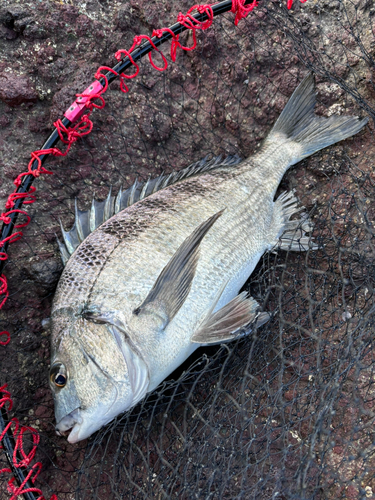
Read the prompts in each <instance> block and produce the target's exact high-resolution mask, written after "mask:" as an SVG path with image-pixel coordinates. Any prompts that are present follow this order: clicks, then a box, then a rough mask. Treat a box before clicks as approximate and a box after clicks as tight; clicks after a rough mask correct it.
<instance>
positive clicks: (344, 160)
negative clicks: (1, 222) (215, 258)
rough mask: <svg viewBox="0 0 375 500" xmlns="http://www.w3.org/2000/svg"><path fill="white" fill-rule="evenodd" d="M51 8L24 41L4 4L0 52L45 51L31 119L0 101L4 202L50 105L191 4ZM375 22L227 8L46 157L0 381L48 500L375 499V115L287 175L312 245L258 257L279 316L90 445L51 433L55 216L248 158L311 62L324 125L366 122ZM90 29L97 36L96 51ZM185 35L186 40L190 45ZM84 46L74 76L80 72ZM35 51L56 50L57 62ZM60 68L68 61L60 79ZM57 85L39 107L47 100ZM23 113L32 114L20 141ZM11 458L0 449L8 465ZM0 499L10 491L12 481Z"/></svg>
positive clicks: (265, 295)
mask: <svg viewBox="0 0 375 500" xmlns="http://www.w3.org/2000/svg"><path fill="white" fill-rule="evenodd" d="M25 5H28V4H27V3H26V4H25ZM48 5H49V6H50V11H49V12H48V13H47V11H42V10H38V7H36V10H35V11H33V15H35V16H36V18H35V19H36V20H38V19H40V23H39V25H40V26H39V28H38V29H40V30H42V31H43V29H44V30H45V33H44V35H43V36H40V37H39V38H38V37H34V38H33V36H31V35H30V34H29V32H31V33H33V31H32V27H33V26H34V28H35V27H36V26H38V25H36V24H35V23H34V24H33V23H30V22H29V24H27V23H26V27H24V28H23V29H21V28H20V27H19V24H17V23H20V22H21V21H22V19H25V16H24V17H22V16H21V17H20V16H18V17H17V16H16V14H14V8H15V7H14V6H7V7H6V8H5V7H4V9H5V10H7V9H8V10H7V12H10V14H9V15H8V17H5V16H4V15H3V18H2V20H3V26H4V27H5V29H6V30H8V31H14V32H15V33H16V35H17V37H15V38H14V39H12V38H9V39H8V40H6V42H4V43H6V44H8V45H7V46H6V48H5V49H4V50H5V53H6V54H8V53H7V52H6V51H7V50H9V47H11V46H12V47H13V49H14V48H15V49H17V50H18V49H21V48H22V47H25V44H26V48H27V51H28V53H29V54H31V55H33V57H34V54H37V55H38V54H40V53H41V55H40V58H41V59H40V60H38V59H37V58H36V59H32V58H31V56H30V59H26V62H25V64H26V67H27V68H29V69H30V68H34V67H35V68H37V71H36V72H35V73H32V71H31V69H30V71H29V76H30V75H31V76H30V78H31V79H32V80H34V85H35V86H36V88H37V91H38V92H39V94H40V95H41V94H43V92H44V93H45V100H44V101H43V102H41V101H39V103H38V104H37V105H36V106H35V107H34V108H32V109H31V110H23V109H21V108H14V111H13V112H12V113H13V115H15V117H13V115H12V113H10V112H9V109H8V108H7V105H6V104H1V103H0V107H1V106H3V108H0V109H3V111H4V115H3V116H5V117H6V118H8V117H9V116H10V117H11V119H12V120H13V121H11V123H10V124H6V126H5V127H4V131H5V132H4V138H5V141H8V142H7V143H8V145H9V148H7V147H5V148H4V153H3V168H4V176H5V177H4V182H3V185H2V191H1V193H0V194H1V195H2V196H3V197H5V194H6V193H8V192H10V191H11V178H13V177H14V176H15V175H17V173H19V171H21V169H20V165H22V164H24V163H25V160H26V159H27V157H28V153H29V151H31V150H32V149H35V145H36V143H37V141H39V143H40V131H43V129H44V127H45V125H44V124H43V123H42V122H43V120H44V119H46V121H48V120H49V118H48V116H47V112H49V111H51V117H53V118H56V117H57V116H60V115H61V114H62V113H61V112H63V111H64V110H65V109H66V108H67V106H68V104H70V102H71V101H72V100H73V99H74V94H75V92H77V91H82V90H83V89H84V88H85V86H86V84H87V83H90V82H91V81H92V75H93V73H94V72H95V69H96V68H97V66H98V64H97V63H103V62H106V61H105V58H106V57H108V60H109V55H110V54H111V52H113V50H114V49H115V48H120V47H122V46H125V45H126V47H128V46H129V41H130V38H131V37H130V33H131V29H134V30H135V31H138V32H147V33H149V31H148V27H149V26H151V25H152V26H153V27H161V26H162V25H168V24H170V23H171V22H173V20H174V19H175V14H177V13H178V11H180V10H184V8H186V7H187V8H188V7H190V5H188V4H186V3H185V5H182V4H181V3H177V2H171V4H170V5H168V6H167V5H166V4H164V3H162V2H160V3H159V5H158V6H155V5H154V4H147V3H142V2H140V3H137V4H136V3H132V2H130V3H129V4H128V3H123V4H122V5H119V6H117V7H116V8H114V7H111V6H110V5H109V4H107V3H106V2H101V3H98V4H97V5H96V4H95V5H94V3H90V2H88V3H87V6H86V4H83V3H82V5H80V4H79V5H78V6H77V7H72V6H65V5H58V4H57V3H56V4H55V3H51V4H48ZM90 6H91V7H90ZM89 7H90V9H91V10H90V9H89ZM164 7H165V10H168V9H170V13H169V12H165V10H164ZM30 8H31V7H30ZM11 9H13V11H12V10H11ZM85 9H86V10H85ZM159 10H160V12H161V14H160V12H159ZM156 12H159V17H157V15H156ZM374 14H375V9H374V7H373V2H371V1H365V0H363V1H362V0H359V1H358V0H355V1H349V0H320V1H318V2H316V1H314V0H308V1H307V3H305V4H303V5H299V4H296V5H295V6H294V8H293V10H292V11H287V9H286V7H285V6H284V5H281V4H279V2H275V1H266V0H265V1H262V3H261V5H260V6H259V7H258V8H257V9H256V10H254V12H253V13H251V14H250V15H249V17H248V18H247V19H246V20H242V21H241V22H240V23H239V25H238V26H237V27H235V26H234V25H233V14H225V15H222V16H219V17H218V18H216V19H215V21H214V24H213V26H212V27H211V28H210V29H209V30H208V31H207V32H204V33H199V35H198V45H197V49H196V50H195V51H192V52H184V53H182V52H179V53H178V57H177V61H176V62H175V63H172V62H171V61H170V60H169V58H168V60H169V61H170V64H169V67H168V69H167V70H166V71H165V72H163V73H159V72H157V71H155V70H154V69H153V68H152V67H151V66H150V65H149V63H148V61H146V60H144V61H143V62H142V63H141V64H140V68H141V70H140V74H139V77H138V78H137V79H135V80H133V81H132V82H131V83H130V84H129V86H130V92H129V93H128V94H127V95H124V94H123V93H121V92H119V86H118V84H117V83H114V84H112V88H111V89H110V90H109V91H108V92H107V94H106V95H105V99H106V107H105V109H103V110H101V111H96V112H95V113H94V115H93V116H94V130H93V132H92V134H91V135H90V136H88V137H87V138H85V139H82V140H80V141H78V143H77V144H76V145H75V146H74V148H73V150H72V151H71V153H70V154H69V155H68V156H67V157H66V158H63V159H61V158H59V159H54V160H51V161H49V163H48V168H50V169H51V170H53V172H54V174H53V175H51V176H44V177H42V178H40V179H39V180H38V181H37V184H36V187H37V190H38V201H37V203H35V204H34V205H33V206H32V207H31V208H29V209H28V211H29V213H30V214H31V215H32V222H31V224H30V225H29V226H28V227H27V228H26V230H25V231H24V238H23V239H22V240H20V241H19V242H17V243H16V244H14V245H12V247H11V249H10V258H9V261H8V262H7V265H6V267H5V274H6V275H7V277H8V280H9V283H10V284H9V289H10V297H9V300H8V301H7V303H6V305H5V306H4V307H3V309H2V310H1V311H0V319H1V324H0V329H1V330H8V331H9V332H10V333H11V337H12V340H11V342H10V344H9V345H8V346H7V347H2V348H1V349H0V360H1V368H0V381H1V383H2V384H3V383H5V382H6V383H7V384H8V388H9V390H10V391H11V393H12V396H13V399H14V407H13V410H12V412H13V413H12V412H11V415H13V414H14V415H15V416H17V417H18V418H19V420H20V421H21V423H22V424H26V425H32V426H33V427H35V428H36V429H38V430H39V431H40V444H39V446H38V450H37V455H36V458H37V459H38V460H40V461H41V462H42V463H43V469H42V472H41V474H40V476H39V477H38V485H40V487H41V488H42V490H43V493H44V495H45V496H46V497H49V496H50V495H51V494H52V493H56V494H57V496H58V498H59V499H61V500H68V499H73V498H74V499H85V500H88V499H121V498H143V499H149V498H157V499H163V498H186V499H193V498H207V499H209V498H210V499H211V498H212V499H216V498H228V499H229V498H230V499H234V498H243V499H250V498H254V499H271V498H272V499H291V498H296V499H303V498H306V499H307V498H316V499H323V498H324V499H325V498H327V499H330V498H336V499H337V498H342V499H352V498H353V499H354V498H363V499H364V498H375V479H374V476H375V458H374V452H375V437H374V430H373V421H374V416H375V414H374V404H375V355H374V351H373V336H374V326H373V312H374V280H375V269H374V239H373V235H374V229H373V220H374V215H375V212H374V210H375V206H374V201H375V200H374V180H375V178H374V159H375V146H374V134H373V122H372V121H371V120H370V122H369V125H368V126H367V128H366V129H365V130H364V131H363V132H362V133H360V134H359V135H358V136H356V137H354V138H353V139H350V140H347V141H346V142H344V143H340V144H338V145H336V146H334V147H332V148H329V149H328V150H324V151H322V152H320V153H317V154H316V155H314V156H313V157H312V158H309V159H307V160H305V161H303V162H301V163H300V164H298V165H297V166H295V167H294V168H293V169H291V170H290V171H289V172H288V173H287V175H286V176H285V177H284V179H283V181H282V183H281V186H280V192H282V191H284V190H291V189H295V190H296V195H297V196H298V198H299V199H300V200H301V203H302V204H303V205H304V206H305V207H306V209H307V211H308V212H309V213H310V214H311V218H312V220H313V222H314V236H315V238H316V240H317V241H318V242H319V244H320V248H319V250H317V251H310V252H307V253H294V252H285V251H279V252H277V253H276V254H274V253H269V254H265V255H264V256H263V258H262V259H261V261H260V263H259V265H258V266H257V268H256V270H255V272H254V273H253V275H252V276H251V278H250V279H249V281H248V283H247V285H246V286H245V289H246V290H249V291H250V293H251V295H252V296H253V297H254V298H255V299H256V300H258V301H259V302H260V303H261V304H262V305H263V307H264V309H265V310H267V311H270V312H271V313H272V318H271V320H270V321H269V322H268V323H267V324H266V325H264V326H263V327H262V328H260V329H259V330H258V331H257V333H256V335H252V336H250V337H248V338H245V339H243V340H240V341H236V342H233V343H231V344H227V345H225V346H217V347H211V348H201V349H199V350H198V351H197V352H196V353H195V354H194V355H193V358H190V359H189V360H188V361H186V362H185V364H184V365H183V366H182V367H180V369H179V370H177V372H175V373H174V374H173V375H172V376H171V377H170V378H169V379H168V380H167V381H165V382H164V383H163V385H162V386H160V387H159V388H158V389H157V390H156V391H155V392H154V393H153V394H151V395H150V396H149V397H148V398H147V399H146V400H144V401H142V402H141V403H140V404H138V406H136V407H135V408H134V409H133V410H132V411H131V412H130V413H128V414H125V415H123V416H120V417H118V418H117V420H116V421H114V422H112V423H111V424H110V425H109V426H107V427H106V428H104V429H102V430H101V431H99V432H98V433H97V434H95V435H94V436H93V437H92V438H91V439H89V440H88V441H84V442H81V443H78V444H75V445H70V444H68V443H67V442H66V440H65V439H64V438H62V437H58V436H56V435H55V431H54V416H53V401H52V396H51V394H50V390H49V388H48V366H49V331H48V328H47V327H46V328H45V327H44V325H46V321H43V320H46V319H47V318H48V317H49V315H50V308H51V302H52V298H53V295H54V290H55V288H56V285H57V281H58V278H59V275H60V274H61V271H62V264H61V261H60V256H59V252H58V247H57V244H56V240H55V233H58V234H59V231H60V229H59V223H58V221H59V219H61V220H62V222H63V225H64V226H65V228H69V227H70V226H71V224H72V223H73V220H74V200H75V198H77V199H78V204H79V207H80V208H81V209H87V208H88V207H89V205H90V203H91V199H92V198H93V197H94V196H95V198H96V199H104V198H105V197H106V196H107V194H108V190H109V188H110V186H112V189H113V192H115V193H116V192H117V191H118V189H119V188H120V186H128V185H129V184H130V183H131V182H133V181H134V179H135V178H136V177H138V178H139V179H147V177H148V176H149V175H150V174H152V175H157V174H160V173H161V172H162V171H166V172H170V171H172V170H173V169H180V168H182V167H184V166H186V165H187V164H189V163H191V162H194V161H198V160H200V159H201V158H202V157H204V156H205V155H207V154H212V155H218V154H223V155H227V154H234V153H237V154H239V155H240V156H241V157H243V158H245V157H247V156H249V155H250V154H252V153H253V152H254V151H256V150H257V148H258V147H259V146H260V142H261V141H262V139H263V138H264V137H265V136H266V134H267V132H268V131H269V130H270V128H271V126H272V124H273V123H274V121H275V120H276V118H277V116H278V115H279V113H280V112H281V110H282V109H283V107H284V105H285V103H286V101H287V99H288V97H289V96H290V95H291V93H292V91H293V90H294V88H295V87H296V86H297V83H298V82H299V81H300V80H301V79H302V78H303V76H305V75H306V74H307V72H308V71H310V70H312V71H314V73H315V74H316V77H317V90H318V109H317V111H318V112H319V113H321V114H324V115H326V116H329V115H330V114H333V113H338V114H348V115H349V114H359V115H365V114H366V113H367V114H369V115H370V119H371V118H372V119H374V117H375V106H374V97H375V85H374V83H373V78H374V75H375V73H374V72H375V63H374V59H375V38H374V26H375V17H374ZM9 16H10V17H9ZM12 16H13V17H12ZM38 16H39V18H38ZM48 16H50V17H48ZM53 16H55V17H53ZM26 18H27V16H26ZM57 18H60V19H61V22H63V23H64V24H65V32H64V33H63V34H59V33H58V32H57V31H54V30H52V29H51V30H50V31H48V29H49V27H50V26H53V23H52V21H51V19H52V20H53V19H57ZM9 19H10V21H9ZM12 19H13V21H12ZM20 19H21V21H20ZM46 19H47V20H48V22H47V21H46ZM129 19H130V20H129ZM43 20H44V24H43ZM12 22H13V24H12ZM56 22H57V21H56ZM85 23H86V24H85ZM138 23H139V24H138ZM30 26H31V27H30ZM85 27H86V28H85ZM87 27H88V28H87ZM35 29H36V28H35ZM85 29H86V31H85ZM27 30H29V32H28V31H27ZM80 30H81V31H80ZM82 30H83V31H82ZM87 30H88V31H87ZM95 30H97V31H98V30H103V31H102V35H103V39H102V41H99V40H98V39H95V33H96V31H95ZM38 33H39V32H38ZM90 33H91V35H90ZM92 33H94V40H92ZM90 36H91V38H90ZM182 39H183V40H184V42H186V43H187V44H189V43H191V36H190V37H189V35H183V37H182ZM90 40H91V41H90ZM12 44H13V45H12ZM17 44H18V45H17ZM22 44H24V45H22ZM36 44H39V49H38V51H36V49H35V46H36ZM77 44H78V45H79V44H81V45H80V48H79V53H80V56H81V60H82V61H85V62H84V63H82V64H80V61H77V62H75V63H74V61H73V59H74V58H76V52H75V50H78V48H77V47H78V45H77ZM44 46H45V47H47V48H48V47H52V48H53V47H54V46H55V47H54V48H53V50H54V51H55V52H54V53H52V52H51V56H48V53H47V52H46V50H47V49H44V48H43V47H44ZM68 47H70V49H69V50H70V53H69V50H68ZM93 47H96V49H95V50H96V52H94V53H93V50H94V49H93ZM43 50H44V52H43ZM163 51H164V53H166V52H167V49H166V48H163ZM14 54H15V53H14ZM14 54H13V55H12V54H10V53H9V54H8V55H7V57H8V59H6V60H7V61H10V62H11V61H12V57H16V56H15V55H14ZM73 56H74V57H73ZM48 57H52V61H51V65H52V66H51V69H50V72H48V68H46V66H47V58H48ZM156 60H158V59H157V57H155V61H156ZM58 64H60V66H62V69H61V71H60V73H56V74H58V75H59V76H58V77H56V79H55V81H51V79H48V78H49V76H48V75H53V74H54V73H53V72H54V71H56V72H57V71H58ZM28 65H29V66H28ZM33 65H34V66H33ZM56 68H57V69H56ZM72 68H73V69H72ZM42 69H43V71H44V73H43V71H42ZM62 82H63V83H62ZM38 86H39V87H38ZM54 86H56V89H55V87H54ZM59 86H60V88H61V87H62V90H60V91H59V92H57V94H55V97H54V98H53V101H51V100H49V97H48V93H47V90H46V89H47V88H48V87H51V88H52V89H53V90H54V89H55V90H58V88H59ZM38 89H39V90H38ZM53 93H54V92H52V94H53ZM43 113H44V115H43ZM40 117H42V118H40ZM16 120H21V121H22V120H26V124H27V126H28V130H27V133H26V132H25V133H24V135H23V136H22V127H19V124H18V126H17V123H16ZM7 127H8V130H9V131H12V137H11V136H10V134H8V137H6V131H7ZM33 127H34V128H33ZM33 134H34V135H33ZM38 134H39V135H38ZM32 141H34V143H33V142H32ZM10 149H13V150H12V151H10ZM17 168H18V170H17ZM23 169H24V168H23ZM25 442H26V443H27V439H25ZM25 446H26V448H27V446H28V445H27V444H26V445H25ZM6 466H7V464H6V461H5V456H3V455H1V454H0V468H1V467H6ZM0 497H1V498H4V499H5V498H8V493H7V488H6V476H5V475H3V476H0Z"/></svg>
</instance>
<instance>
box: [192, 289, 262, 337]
mask: <svg viewBox="0 0 375 500" xmlns="http://www.w3.org/2000/svg"><path fill="white" fill-rule="evenodd" d="M258 309H259V304H258V302H257V301H256V300H254V299H253V298H252V297H248V296H247V294H246V292H242V293H240V294H239V295H237V297H235V298H234V299H232V300H231V301H230V302H228V304H226V305H225V306H223V307H222V308H221V309H219V310H218V311H216V312H215V313H213V314H212V313H211V314H210V313H209V314H208V316H207V318H206V319H205V320H204V321H203V323H202V324H201V326H200V327H199V329H198V330H197V331H196V332H195V334H194V335H193V338H192V342H194V343H197V344H205V345H212V344H220V343H222V342H230V341H231V340H235V339H236V338H238V337H239V336H241V335H240V329H241V328H243V327H245V326H246V325H248V324H250V323H254V325H255V327H256V328H257V327H259V326H261V325H263V324H264V323H265V322H266V321H268V319H269V317H270V316H269V314H268V313H262V312H258Z"/></svg>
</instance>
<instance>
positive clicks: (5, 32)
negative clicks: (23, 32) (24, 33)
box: [0, 24, 17, 40]
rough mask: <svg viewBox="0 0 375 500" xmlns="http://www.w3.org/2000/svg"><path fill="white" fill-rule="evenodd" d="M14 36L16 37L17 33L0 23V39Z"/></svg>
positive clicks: (12, 38) (10, 38) (8, 38)
mask: <svg viewBox="0 0 375 500" xmlns="http://www.w3.org/2000/svg"><path fill="white" fill-rule="evenodd" d="M15 38H17V33H16V32H15V31H13V30H11V29H10V28H7V27H6V26H3V25H2V24H0V39H3V40H14V39H15Z"/></svg>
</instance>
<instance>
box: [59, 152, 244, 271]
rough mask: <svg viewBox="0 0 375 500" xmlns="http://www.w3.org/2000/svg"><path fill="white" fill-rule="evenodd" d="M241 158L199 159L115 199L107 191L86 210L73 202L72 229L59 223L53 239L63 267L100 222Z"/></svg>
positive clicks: (127, 191)
mask: <svg viewBox="0 0 375 500" xmlns="http://www.w3.org/2000/svg"><path fill="white" fill-rule="evenodd" d="M240 161H241V158H240V157H239V156H237V155H234V156H227V158H225V159H224V160H222V159H221V156H216V157H214V158H212V159H211V160H209V159H208V156H206V157H205V158H203V160H201V161H198V162H196V163H193V164H192V165H190V166H189V167H186V168H184V169H182V170H180V171H178V172H172V173H171V174H161V175H159V177H155V179H151V178H149V179H148V180H147V181H146V182H140V181H138V179H136V180H135V182H134V184H133V185H132V186H130V187H129V188H128V189H126V190H125V191H123V190H122V188H120V189H119V192H118V193H117V196H116V197H115V196H112V195H111V190H110V191H109V193H108V196H107V198H106V199H105V200H104V201H96V200H92V205H91V208H90V209H89V210H86V211H81V210H79V209H78V207H77V200H76V202H75V221H74V224H73V227H72V228H71V229H70V230H69V231H65V230H64V228H63V226H62V223H61V222H60V226H61V232H62V236H63V242H60V241H59V239H58V238H57V241H58V244H59V249H60V253H61V258H62V261H63V263H64V265H65V264H66V263H67V262H68V260H69V258H70V256H71V255H72V253H73V252H74V251H75V249H76V248H77V247H78V246H79V245H80V244H81V243H82V241H83V240H84V239H85V238H86V237H87V236H88V235H89V234H90V233H92V232H93V231H95V229H96V228H97V227H99V226H100V225H101V224H103V222H105V221H107V220H108V219H110V218H111V217H112V216H113V215H114V214H117V213H118V212H121V211H122V210H124V209H125V208H127V207H129V206H130V205H132V204H133V203H136V202H137V201H140V200H143V198H146V197H147V196H150V195H151V194H153V193H156V192H157V191H160V190H161V189H164V188H166V187H168V186H171V185H172V184H175V183H176V182H179V181H182V180H183V179H187V178H189V177H193V176H195V175H198V174H202V173H204V172H208V171H210V170H214V169H216V168H219V167H222V166H231V165H237V164H238V163H240Z"/></svg>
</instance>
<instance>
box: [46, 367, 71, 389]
mask: <svg viewBox="0 0 375 500" xmlns="http://www.w3.org/2000/svg"><path fill="white" fill-rule="evenodd" d="M49 376H50V380H51V382H52V384H54V385H55V386H56V387H58V388H60V389H61V388H62V387H64V386H65V385H66V382H67V380H68V377H67V375H66V369H65V366H64V365H63V364H62V363H55V364H54V365H53V366H52V367H51V370H50V372H49Z"/></svg>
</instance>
